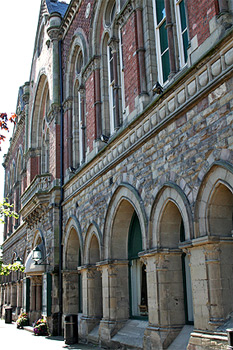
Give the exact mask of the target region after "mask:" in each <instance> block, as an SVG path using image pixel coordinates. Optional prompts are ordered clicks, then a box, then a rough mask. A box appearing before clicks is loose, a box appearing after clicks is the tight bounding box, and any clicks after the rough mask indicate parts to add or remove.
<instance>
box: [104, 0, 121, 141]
mask: <svg viewBox="0 0 233 350" xmlns="http://www.w3.org/2000/svg"><path fill="white" fill-rule="evenodd" d="M118 10H119V4H118V6H117V4H116V2H115V1H109V3H108V5H107V7H106V10H105V17H104V23H105V30H106V35H105V37H104V40H103V49H102V67H103V70H102V74H103V79H102V84H103V86H102V90H103V104H104V106H103V107H104V108H103V111H102V112H103V113H104V114H105V115H104V121H103V133H104V134H106V135H107V136H111V135H112V134H113V133H114V132H115V131H116V130H117V129H118V128H119V127H120V126H121V124H122V115H123V112H124V109H125V102H124V98H125V97H124V96H125V94H124V67H123V49H122V45H123V44H122V38H121V31H120V29H119V28H116V23H115V17H116V13H117V11H118ZM107 116H109V118H107Z"/></svg>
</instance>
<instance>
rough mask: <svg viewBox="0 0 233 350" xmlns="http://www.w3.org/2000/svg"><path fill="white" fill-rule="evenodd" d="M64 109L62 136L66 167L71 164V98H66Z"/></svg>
mask: <svg viewBox="0 0 233 350" xmlns="http://www.w3.org/2000/svg"><path fill="white" fill-rule="evenodd" d="M64 111H65V116H66V120H65V123H66V134H65V135H64V137H65V138H66V142H67V147H66V149H65V152H66V156H65V159H67V168H68V167H72V166H73V145H72V143H73V131H74V130H73V125H72V124H73V123H72V100H71V99H67V100H66V102H65V104H64Z"/></svg>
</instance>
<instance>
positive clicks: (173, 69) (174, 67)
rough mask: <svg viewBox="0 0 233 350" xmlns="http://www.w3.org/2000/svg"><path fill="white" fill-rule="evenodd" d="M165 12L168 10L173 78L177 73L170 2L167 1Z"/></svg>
mask: <svg viewBox="0 0 233 350" xmlns="http://www.w3.org/2000/svg"><path fill="white" fill-rule="evenodd" d="M165 10H166V28H167V38H168V47H169V61H170V76H173V75H174V74H175V72H176V62H175V48H174V35H173V23H172V16H171V6H170V0H165Z"/></svg>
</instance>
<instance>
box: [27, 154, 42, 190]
mask: <svg viewBox="0 0 233 350" xmlns="http://www.w3.org/2000/svg"><path fill="white" fill-rule="evenodd" d="M39 166H40V156H36V157H31V158H30V159H29V167H28V170H29V181H27V182H28V184H30V183H31V182H32V180H33V179H34V177H35V176H36V175H38V174H39Z"/></svg>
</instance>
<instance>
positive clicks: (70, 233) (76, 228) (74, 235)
mask: <svg viewBox="0 0 233 350" xmlns="http://www.w3.org/2000/svg"><path fill="white" fill-rule="evenodd" d="M72 242H73V243H74V245H73V246H72ZM63 247H64V248H63V264H64V268H68V266H65V264H66V259H67V254H68V255H69V250H70V249H71V250H72V251H73V253H72V255H73V254H76V258H75V261H74V262H73V263H72V261H70V263H71V265H73V264H74V263H77V264H76V268H77V266H78V263H79V262H78V260H77V259H78V258H79V257H78V255H79V251H80V254H81V257H80V261H83V238H82V233H81V226H80V223H79V222H78V220H77V219H76V217H74V216H73V215H72V216H71V217H70V219H69V220H68V222H67V224H66V226H65V235H64V238H63ZM77 249H78V252H76V253H75V250H77ZM69 260H71V259H70V258H69ZM70 263H68V265H70ZM73 268H75V267H74V266H73Z"/></svg>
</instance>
